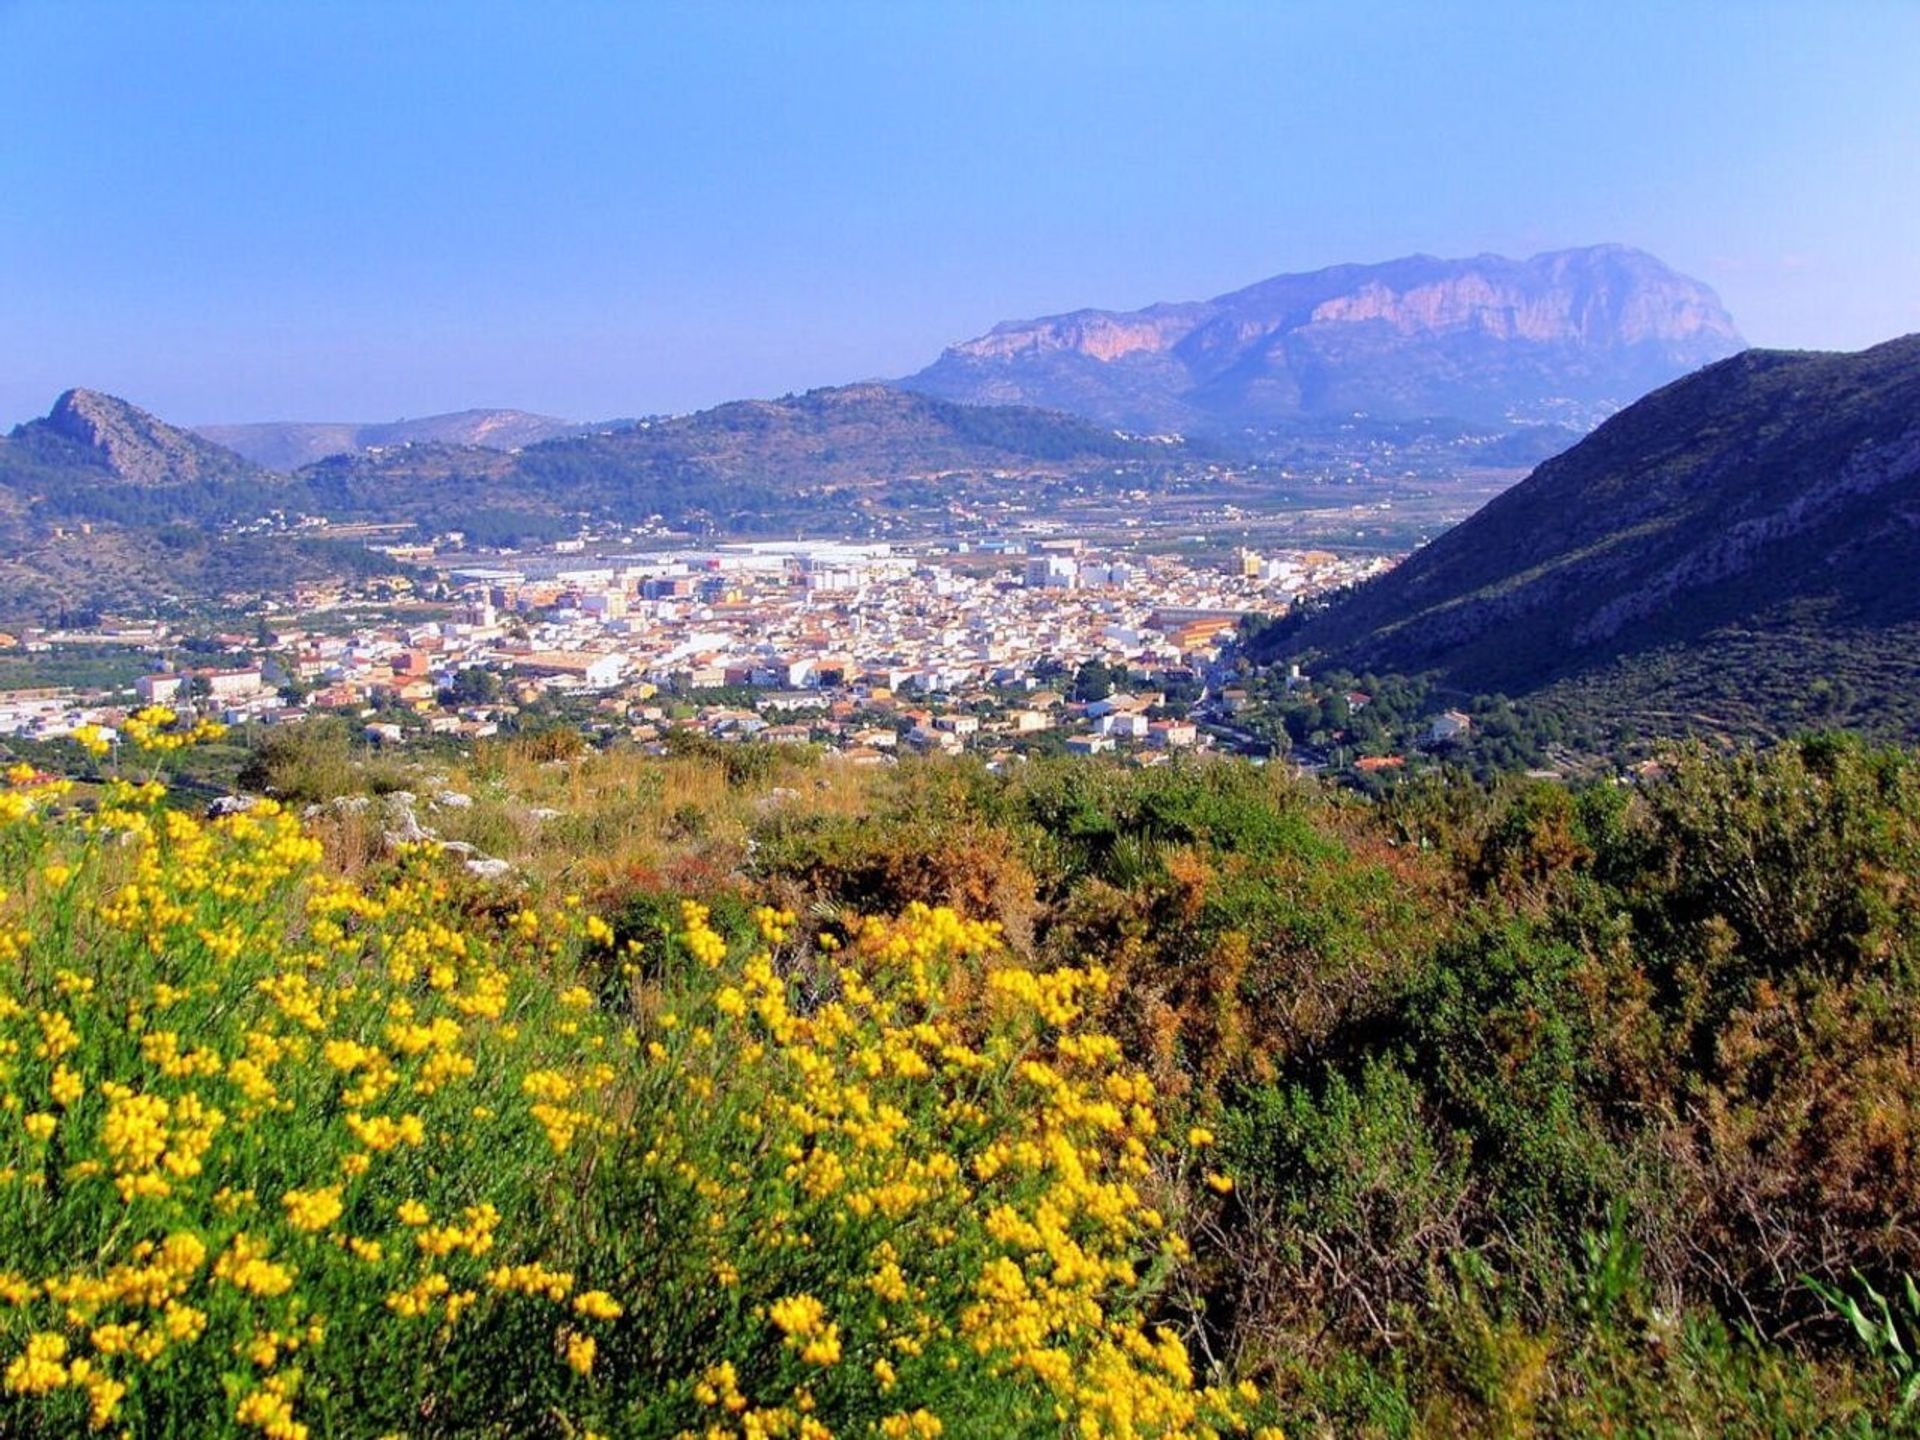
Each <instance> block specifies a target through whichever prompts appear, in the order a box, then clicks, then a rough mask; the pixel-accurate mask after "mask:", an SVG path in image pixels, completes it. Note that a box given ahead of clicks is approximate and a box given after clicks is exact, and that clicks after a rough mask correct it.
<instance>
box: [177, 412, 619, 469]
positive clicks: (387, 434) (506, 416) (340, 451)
mask: <svg viewBox="0 0 1920 1440" xmlns="http://www.w3.org/2000/svg"><path fill="white" fill-rule="evenodd" d="M594 428H596V427H594V426H590V425H582V424H580V423H579V422H577V421H573V420H558V419H555V418H554V417H553V416H551V415H535V414H531V413H529V412H528V411H525V410H456V411H453V412H452V413H450V414H446V415H426V416H422V417H420V418H419V419H415V420H390V421H384V422H380V423H377V424H360V423H355V422H327V421H299V420H285V421H280V420H270V421H262V422H259V423H257V424H249V425H196V426H195V427H194V433H196V434H198V435H202V436H204V437H206V438H207V439H209V440H212V441H214V442H215V443H216V444H220V445H224V446H226V447H227V448H228V449H229V450H233V451H236V452H238V453H239V454H241V455H244V456H246V458H247V459H249V460H251V461H253V463H254V464H256V465H264V466H265V467H266V468H267V469H269V470H298V469H299V468H300V467H301V466H302V465H311V464H312V463H313V462H314V461H316V460H324V459H326V458H327V457H328V456H330V455H346V454H352V453H354V452H356V451H361V450H371V449H377V448H380V447H382V446H388V445H477V446H481V447H483V448H485V449H489V450H518V449H521V448H523V447H524V446H527V445H537V444H539V443H540V442H541V441H542V440H553V439H557V438H559V437H560V436H563V435H578V434H583V433H585V432H586V431H588V430H591V429H594Z"/></svg>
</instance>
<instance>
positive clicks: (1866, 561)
mask: <svg viewBox="0 0 1920 1440" xmlns="http://www.w3.org/2000/svg"><path fill="white" fill-rule="evenodd" d="M1263 649H1264V650H1265V651H1266V652H1267V653H1268V654H1269V655H1272V656H1274V657H1281V656H1285V655H1298V656H1304V657H1309V658H1313V659H1316V660H1319V661H1324V662H1331V663H1337V664H1339V665H1341V666H1344V667H1347V668H1351V669H1353V670H1356V671H1364V670H1373V671H1378V672H1385V671H1398V672H1402V673H1430V674H1433V675H1436V676H1437V677H1439V678H1440V679H1441V680H1442V681H1444V682H1445V683H1446V684H1448V685H1450V686H1452V687H1454V688H1456V689H1458V690H1461V691H1466V692H1493V691H1505V692H1507V693H1509V694H1532V693H1544V694H1546V695H1547V696H1548V697H1549V698H1560V699H1567V700H1573V701H1577V702H1578V703H1579V704H1580V705H1581V706H1582V707H1583V708H1584V709H1586V710H1587V711H1589V712H1591V713H1597V714H1612V715H1616V716H1619V717H1623V718H1625V719H1627V720H1628V721H1631V720H1632V719H1633V717H1636V716H1637V717H1640V718H1641V719H1643V720H1645V719H1649V718H1658V719H1659V720H1661V722H1662V723H1670V722H1673V721H1684V722H1687V723H1689V724H1693V725H1697V726H1698V727H1699V728H1705V729H1721V730H1725V731H1731V732H1755V731H1764V730H1766V729H1769V728H1773V727H1778V726H1780V725H1782V724H1788V725H1801V724H1819V723H1827V722H1845V723H1848V724H1854V725H1858V726H1860V727H1862V728H1866V729H1877V730H1883V731H1885V730H1892V731H1896V732H1902V733H1907V734H1909V735H1920V700H1917V699H1916V697H1920V335H1917V336H1908V337H1906V338H1905V339H1901V340H1895V341H1891V342H1889V343H1887V344H1884V345H1880V346H1876V347H1874V348H1873V349H1870V350H1865V351H1861V352H1859V353H1857V354H1815V353H1802V352H1782V351H1764V350H1749V351H1747V352H1745V353H1744V354H1741V355H1738V356H1735V357H1734V358H1732V359H1729V360H1724V361H1721V362H1719V363H1718V364H1715V365H1711V366H1708V367H1707V368H1706V369H1704V370H1702V371H1700V372H1699V373H1697V374H1694V375H1691V376H1689V377H1687V378H1686V379H1683V380H1680V381H1678V382H1676V383H1674V384H1672V385H1669V386H1666V387H1665V388H1663V389H1661V390H1659V391H1657V392H1655V393H1654V394H1652V395H1649V396H1647V397H1646V398H1645V399H1643V400H1641V401H1639V402H1638V403H1636V404H1634V405H1632V406H1630V407H1629V408H1627V409H1626V410H1624V411H1622V412H1621V413H1620V414H1618V415H1616V416H1614V417H1613V418H1612V419H1611V420H1608V421H1607V422H1606V423H1605V424H1603V425H1601V426H1600V427H1599V429H1597V430H1596V431H1594V433H1593V434H1592V435H1590V436H1589V437H1587V438H1586V439H1585V440H1583V441H1582V442H1581V443H1580V444H1578V445H1576V446H1574V447H1573V448H1572V449H1571V450H1568V451H1566V452H1565V453H1563V454H1561V455H1559V456H1556V457H1555V458H1553V459H1551V460H1548V461H1547V462H1546V463H1544V464H1542V465H1541V466H1540V467H1539V468H1538V469H1536V470H1535V471H1534V472H1533V473H1532V474H1531V475H1530V476H1529V477H1528V478H1527V479H1525V480H1523V481H1522V482H1521V483H1520V484H1518V485H1516V486H1514V487H1513V488H1512V489H1510V490H1508V491H1507V492H1506V493H1504V494H1503V495H1501V496H1499V497H1498V498H1497V499H1495V500H1493V501H1492V502H1490V503H1489V504H1488V505H1487V506H1486V507H1485V508H1483V509H1482V510H1480V511H1479V512H1478V513H1476V514H1475V515H1474V516H1472V517H1471V518H1470V519H1468V520H1466V521H1465V522H1463V523H1462V524H1460V525H1458V526H1456V527H1455V528H1453V529H1452V530H1449V531H1447V532H1446V533H1445V534H1443V535H1441V536H1440V537H1439V538H1438V539H1436V540H1435V541H1434V542H1433V543H1432V544H1430V545H1428V546H1426V547H1425V548H1423V549H1421V550H1418V551H1416V552H1415V553H1414V554H1413V555H1412V556H1411V557H1409V558H1408V559H1407V560H1406V561H1405V562H1404V563H1402V564H1401V565H1400V566H1399V567H1398V568H1396V569H1395V570H1393V571H1391V572H1390V573H1388V574H1386V575H1384V576H1382V577H1380V578H1379V579H1377V580H1375V581H1372V582H1370V583H1369V584H1367V585H1364V586H1362V587H1360V588H1359V589H1358V590H1356V591H1354V592H1353V593H1351V594H1350V595H1348V596H1346V597H1344V598H1342V599H1340V600H1338V601H1336V602H1335V603H1333V604H1332V605H1330V606H1329V607H1327V608H1326V609H1324V610H1323V611H1321V612H1319V613H1314V614H1310V615H1308V616H1306V617H1304V618H1303V619H1302V620H1301V621H1300V622H1299V623H1297V624H1295V625H1292V626H1286V625H1283V626H1281V627H1279V628H1277V629H1276V630H1275V631H1274V632H1272V633H1271V634H1270V635H1269V637H1268V638H1267V639H1266V640H1265V641H1263Z"/></svg>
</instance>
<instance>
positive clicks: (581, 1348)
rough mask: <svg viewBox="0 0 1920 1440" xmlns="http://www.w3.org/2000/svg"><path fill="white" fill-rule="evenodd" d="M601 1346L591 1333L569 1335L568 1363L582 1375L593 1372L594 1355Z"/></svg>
mask: <svg viewBox="0 0 1920 1440" xmlns="http://www.w3.org/2000/svg"><path fill="white" fill-rule="evenodd" d="M599 1348H600V1346H599V1342H598V1341H596V1340H595V1339H594V1338H593V1337H592V1336H591V1335H568V1336H567V1364H569V1365H571V1366H572V1367H573V1368H574V1369H575V1370H576V1371H578V1372H579V1373H580V1374H582V1375H591V1374H592V1373H593V1357H594V1355H595V1354H596V1353H597V1352H598V1350H599Z"/></svg>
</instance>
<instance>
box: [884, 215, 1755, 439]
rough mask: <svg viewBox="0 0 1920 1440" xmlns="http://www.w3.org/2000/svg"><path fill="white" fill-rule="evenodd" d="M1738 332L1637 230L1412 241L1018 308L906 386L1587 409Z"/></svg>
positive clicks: (1004, 395) (1245, 410) (1108, 396)
mask: <svg viewBox="0 0 1920 1440" xmlns="http://www.w3.org/2000/svg"><path fill="white" fill-rule="evenodd" d="M1743 344H1744V342H1743V341H1742V340H1741V338H1740V335H1739V332H1738V331H1737V330H1736V329H1735V328H1734V324H1733V321H1732V318H1731V317H1730V316H1729V315H1728V314H1727V312H1726V310H1725V308H1724V307H1722V305H1721V304H1720V301H1719V299H1718V297H1717V296H1715V295H1714V293H1713V292H1712V291H1711V290H1710V289H1708V288H1707V287H1706V286H1705V285H1702V284H1701V283H1700V282H1698V281H1696V280H1692V279H1689V278H1688V277H1687V276H1684V275H1681V274H1679V273H1678V272H1676V271H1674V270H1672V269H1670V268H1669V267H1668V266H1666V265H1664V264H1663V263H1661V262H1660V261H1659V260H1658V259H1656V258H1655V257H1654V256H1652V255H1649V254H1647V253H1646V252H1645V251H1641V250H1635V249H1632V248H1631V247H1628V246H1624V245H1597V246H1589V247H1586V248H1583V249H1577V250H1560V251H1553V252H1549V253H1547V254H1542V255H1536V256H1534V257H1532V258H1531V259H1528V260H1512V259H1508V258H1506V257H1504V256H1500V255H1477V256H1474V257H1472V258H1470V259H1462V260H1443V259H1437V258H1435V257H1433V256H1431V255H1412V256H1408V257H1406V258H1404V259H1400V260H1393V261H1388V262H1386V263H1384V264H1378V265H1337V266H1333V267H1331V268H1329V269H1325V270H1317V271H1313V272H1311V273H1307V274H1299V275H1277V276H1274V277H1272V278H1271V279H1267V280H1262V281H1259V282H1257V283H1255V284H1253V285H1249V286H1246V287H1244V288H1243V289H1240V290H1235V291H1231V292H1229V293H1227V294H1224V295H1218V296H1215V297H1214V298H1213V299H1211V300H1204V301H1192V302H1184V303H1179V304H1160V305H1151V306H1148V307H1147V308H1145V309H1142V310H1132V311H1110V310H1076V311H1073V312H1071V313H1068V314H1062V315H1052V316H1044V317H1042V318H1040V319H1037V320H1015V321H1005V322H1002V323H1001V324H998V325H995V326H994V327H993V328H992V329H991V330H990V331H988V332H987V333H986V334H985V335H982V336H980V337H978V338H977V339H973V340H967V341H963V342H961V343H959V344H957V345H953V346H950V347H949V348H948V349H947V350H946V352H945V353H944V354H942V356H941V357H940V359H939V360H938V361H936V362H935V363H934V364H933V365H931V366H929V367H928V368H927V369H925V370H923V371H921V372H920V373H919V374H918V375H915V376H913V377H912V378H910V379H908V380H907V381H905V382H903V383H904V384H905V385H906V386H907V387H908V388H910V389H917V390H923V391H926V392H927V393H929V394H934V395H939V396H942V397H943V398H947V399H953V400H963V401H968V402H971V403H996V404H1007V403H1017V404H1028V405H1042V406H1049V407H1053V408H1057V409H1063V410H1069V411H1073V412H1075V413H1078V414H1082V415H1085V416H1087V417H1089V418H1092V419H1097V420H1101V421H1104V422H1107V423H1109V424H1115V425H1124V426H1128V427H1161V426H1170V427H1174V428H1186V429H1201V430H1204V429H1209V428H1212V429H1221V428H1238V427H1241V426H1247V425H1253V426H1263V425H1276V424H1285V423H1287V422H1288V421H1291V420H1297V419H1303V418H1314V417H1330V416H1341V415H1346V414H1349V413H1352V412H1354V411H1362V412H1365V413H1367V414H1369V415H1372V416H1375V417H1378V418H1387V419H1417V418H1428V417H1437V416H1449V417H1453V418H1458V419H1471V420H1477V421H1533V420H1558V421H1563V422H1564V421H1567V420H1569V419H1585V420H1586V421H1587V422H1588V423H1591V421H1592V420H1593V419H1597V418H1599V417H1600V416H1601V415H1604V414H1606V413H1608V412H1610V411H1611V410H1613V409H1617V408H1619V407H1620V406H1622V405H1625V404H1627V403H1629V402H1631V401H1632V400H1633V399H1634V398H1636V397H1637V396H1639V395H1640V394H1643V393H1644V392H1646V391H1647V390H1650V389H1652V388H1654V387H1656V386H1658V385H1661V384H1664V383H1666V382H1667V381H1669V380H1672V379H1675V378H1677V377H1678V376H1680V375H1683V374H1685V373H1687V372H1688V371H1690V370H1693V369H1695V368H1697V367H1698V366H1700V365H1703V364H1706V363H1708V362H1709V361H1712V360H1716V359H1719V358H1721V357H1722V356H1725V355H1728V354H1730V353H1732V352H1734V351H1736V350H1738V349H1740V348H1742V346H1743Z"/></svg>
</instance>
